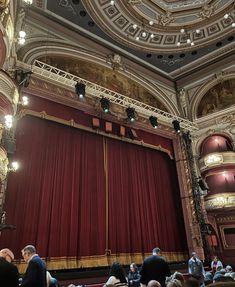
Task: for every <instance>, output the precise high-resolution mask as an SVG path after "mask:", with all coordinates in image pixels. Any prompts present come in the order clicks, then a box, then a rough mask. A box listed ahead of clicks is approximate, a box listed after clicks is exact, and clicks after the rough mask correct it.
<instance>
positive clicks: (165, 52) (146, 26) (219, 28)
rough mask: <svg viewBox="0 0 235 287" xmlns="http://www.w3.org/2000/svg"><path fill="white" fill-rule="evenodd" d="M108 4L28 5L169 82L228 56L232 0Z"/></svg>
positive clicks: (234, 13)
mask: <svg viewBox="0 0 235 287" xmlns="http://www.w3.org/2000/svg"><path fill="white" fill-rule="evenodd" d="M113 1H114V5H112V4H111V1H110V0H37V1H35V2H34V3H36V6H37V7H38V8H41V9H43V10H44V11H45V12H47V13H48V14H49V15H50V17H54V18H55V21H58V23H61V24H62V25H66V27H68V25H71V29H73V30H76V31H77V32H78V33H81V34H82V35H85V36H87V37H89V38H90V39H92V40H94V41H95V42H96V43H100V44H102V45H103V46H105V47H108V48H109V49H111V50H112V51H113V52H114V53H118V54H120V55H121V56H125V57H128V58H130V59H131V60H132V61H135V62H138V63H140V64H144V65H145V64H146V66H147V67H150V68H152V69H155V70H156V71H162V72H163V73H164V75H166V74H169V75H170V76H173V77H175V76H176V75H180V73H183V72H185V71H187V72H188V71H189V70H193V69H197V68H198V67H199V66H200V65H205V64H207V63H208V62H209V61H212V60H213V61H214V62H215V61H216V60H218V59H221V58H223V57H225V55H226V54H231V53H232V51H234V47H235V41H234V38H235V37H234V32H235V27H232V23H233V22H235V3H234V0H196V1H194V0H186V1H182V0H113ZM225 14H228V17H227V18H226V19H225V18H224V15H225ZM63 23H64V24H63ZM133 25H136V27H135V26H133ZM182 28H183V29H184V30H185V31H184V33H182V32H181V31H180V30H181V29H182ZM143 32H144V33H143ZM187 39H190V43H187ZM75 40H76V39H75ZM179 42H180V46H179V45H177V44H178V43H179ZM192 42H193V44H192V45H191V43H192Z"/></svg>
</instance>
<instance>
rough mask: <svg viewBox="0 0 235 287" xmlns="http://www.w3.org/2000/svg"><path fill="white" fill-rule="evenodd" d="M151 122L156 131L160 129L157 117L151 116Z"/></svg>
mask: <svg viewBox="0 0 235 287" xmlns="http://www.w3.org/2000/svg"><path fill="white" fill-rule="evenodd" d="M149 121H150V123H151V125H152V126H153V127H154V128H155V129H157V128H158V122H157V118H156V117H154V116H150V117H149Z"/></svg>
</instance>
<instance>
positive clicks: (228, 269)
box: [224, 265, 235, 280]
mask: <svg viewBox="0 0 235 287" xmlns="http://www.w3.org/2000/svg"><path fill="white" fill-rule="evenodd" d="M225 270H226V273H225V275H224V276H228V277H232V278H233V279H234V280H235V272H233V268H232V267H231V266H230V265H227V266H226V268H225Z"/></svg>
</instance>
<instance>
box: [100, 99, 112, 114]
mask: <svg viewBox="0 0 235 287" xmlns="http://www.w3.org/2000/svg"><path fill="white" fill-rule="evenodd" d="M100 105H101V108H102V110H103V111H104V112H105V113H108V112H109V106H110V101H109V99H106V98H102V99H100Z"/></svg>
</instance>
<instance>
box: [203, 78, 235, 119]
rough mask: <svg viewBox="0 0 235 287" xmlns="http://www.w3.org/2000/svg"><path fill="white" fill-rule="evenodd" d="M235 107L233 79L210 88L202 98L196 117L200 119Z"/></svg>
mask: <svg viewBox="0 0 235 287" xmlns="http://www.w3.org/2000/svg"><path fill="white" fill-rule="evenodd" d="M232 105H235V79H231V80H227V81H224V82H222V83H219V84H218V85H216V86H214V87H212V88H211V89H210V90H209V91H208V92H207V93H206V94H205V96H204V97H203V98H202V100H201V102H200V104H199V106H198V110H197V117H202V116H205V115H208V114H212V113H214V112H218V111H220V110H223V109H225V108H228V107H230V106H232Z"/></svg>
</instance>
